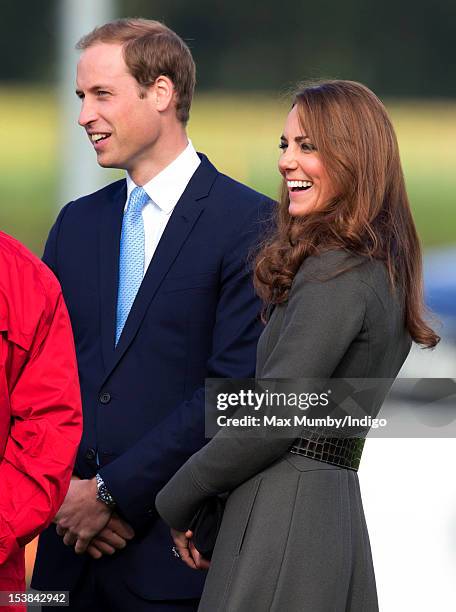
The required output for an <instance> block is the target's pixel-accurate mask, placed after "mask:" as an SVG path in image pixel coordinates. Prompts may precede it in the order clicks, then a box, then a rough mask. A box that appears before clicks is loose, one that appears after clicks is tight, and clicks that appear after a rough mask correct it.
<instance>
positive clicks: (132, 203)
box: [128, 187, 149, 213]
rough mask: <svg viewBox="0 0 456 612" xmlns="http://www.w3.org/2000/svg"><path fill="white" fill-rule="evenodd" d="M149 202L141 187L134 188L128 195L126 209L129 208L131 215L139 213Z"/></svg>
mask: <svg viewBox="0 0 456 612" xmlns="http://www.w3.org/2000/svg"><path fill="white" fill-rule="evenodd" d="M148 201H149V196H148V195H147V193H146V192H145V191H144V189H143V188H142V187H135V188H134V189H133V191H132V192H131V194H130V198H129V201H128V208H130V207H131V211H130V212H131V213H133V212H141V211H142V209H143V208H144V206H145V205H146V204H147V202H148Z"/></svg>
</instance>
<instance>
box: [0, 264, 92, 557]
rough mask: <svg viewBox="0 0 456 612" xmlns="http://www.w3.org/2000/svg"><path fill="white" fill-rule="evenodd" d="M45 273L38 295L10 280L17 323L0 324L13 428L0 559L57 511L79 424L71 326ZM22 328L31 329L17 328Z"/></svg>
mask: <svg viewBox="0 0 456 612" xmlns="http://www.w3.org/2000/svg"><path fill="white" fill-rule="evenodd" d="M41 265H43V264H41ZM38 271H39V272H43V271H44V267H43V269H38ZM45 272H46V273H45V274H44V282H41V281H42V280H43V279H40V288H41V290H40V292H39V293H40V295H39V297H38V298H36V299H33V297H31V292H33V289H32V288H31V287H26V289H25V291H24V290H23V288H22V287H21V288H20V291H19V290H18V285H17V283H12V285H13V286H12V288H11V291H12V292H13V294H14V299H13V300H10V297H11V296H7V298H8V301H9V309H10V310H9V318H10V319H11V320H13V321H14V325H15V326H16V330H14V329H13V328H14V325H12V326H10V327H11V329H10V327H8V328H7V329H5V327H7V326H5V325H3V327H0V330H3V331H2V333H1V336H0V343H1V345H0V349H1V353H0V357H1V362H2V363H1V364H0V366H2V367H0V376H1V377H3V383H2V384H1V383H0V386H1V391H2V398H0V401H1V402H2V403H3V408H4V406H5V405H8V404H9V433H8V432H7V431H6V432H5V431H4V432H3V433H4V435H3V440H0V564H1V563H3V562H4V561H6V560H7V559H8V557H10V556H11V555H13V554H14V552H15V551H17V549H18V547H21V546H24V545H25V544H26V543H27V542H29V541H30V540H31V539H32V538H34V537H35V536H36V535H37V534H38V533H40V532H41V531H42V530H43V529H44V528H45V527H46V526H47V525H48V524H49V523H50V522H51V520H52V518H53V517H54V516H55V514H56V513H57V511H58V509H59V507H60V505H61V504H62V502H63V499H64V497H65V494H66V492H67V489H68V486H69V481H70V477H71V473H72V468H73V464H74V460H75V456H76V451H77V446H78V444H79V440H80V436H81V431H82V415H81V398H80V391H79V382H78V376H77V366H76V358H75V351H74V344H73V337H72V332H71V325H70V321H69V317H68V313H67V310H66V307H65V304H64V302H63V298H62V294H61V292H60V288H59V287H58V284H57V282H56V281H55V279H54V278H53V277H52V276H51V274H50V272H49V273H48V271H47V270H46V271H45ZM18 293H19V294H20V295H19V296H18ZM20 296H25V297H24V300H21V299H20ZM3 297H4V296H3ZM0 301H1V300H0ZM18 302H19V303H18ZM24 302H25V304H24ZM18 321H22V322H23V323H24V325H20V324H19V323H18ZM31 321H33V332H34V333H33V335H31V334H30V326H31ZM21 327H26V329H27V331H28V336H27V334H23V335H21V334H20V333H19V332H18V328H21ZM24 339H25V341H24ZM6 391H7V393H8V397H5V394H6ZM0 412H1V410H0ZM3 412H4V413H5V410H4V409H3ZM1 416H2V415H1V414H0V420H1ZM0 425H1V424H0ZM1 429H2V427H1V426H0V430H1ZM5 429H7V428H5V427H4V430H5ZM0 433H1V431H0ZM3 446H4V453H3V457H2V453H1V451H2V448H3Z"/></svg>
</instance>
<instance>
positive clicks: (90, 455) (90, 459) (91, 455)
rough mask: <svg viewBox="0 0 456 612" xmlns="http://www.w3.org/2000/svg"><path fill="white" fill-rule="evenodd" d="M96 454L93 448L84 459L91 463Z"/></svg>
mask: <svg viewBox="0 0 456 612" xmlns="http://www.w3.org/2000/svg"><path fill="white" fill-rule="evenodd" d="M96 454H97V453H96V452H95V451H94V449H93V448H89V450H88V451H87V452H86V454H85V457H86V459H88V460H89V461H93V460H94V459H95V457H96Z"/></svg>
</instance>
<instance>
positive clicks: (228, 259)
mask: <svg viewBox="0 0 456 612" xmlns="http://www.w3.org/2000/svg"><path fill="white" fill-rule="evenodd" d="M261 207H263V209H264V210H263V211H260V212H259V208H261ZM270 216H271V206H270V202H264V203H262V204H261V203H260V204H259V206H256V207H252V208H251V209H250V210H249V211H248V214H246V215H245V218H243V219H240V220H239V223H236V227H235V231H233V232H231V233H230V234H231V235H230V237H229V240H227V244H226V246H225V251H224V252H225V258H224V261H223V269H222V272H221V282H220V291H219V298H218V303H217V310H216V321H215V325H214V329H213V334H212V347H211V354H210V356H209V359H208V361H207V366H206V369H207V376H208V377H212V378H249V377H252V376H253V375H254V367H255V356H256V346H257V342H258V337H259V335H260V333H261V329H262V325H261V322H260V317H259V313H260V308H261V305H260V302H259V300H258V298H257V297H256V295H255V293H254V290H253V284H252V273H251V270H250V267H249V265H248V263H247V262H248V261H249V257H250V255H251V251H252V248H253V247H254V245H256V244H257V242H258V240H259V237H260V236H261V229H263V231H264V229H265V224H266V223H267V222H268V220H269V218H270ZM204 398H205V391H204V387H202V388H199V389H197V390H196V391H195V393H194V395H193V396H192V398H191V399H190V400H188V401H186V402H183V403H182V404H180V405H179V406H177V407H176V409H175V410H174V411H173V412H172V413H171V414H170V415H169V416H168V417H167V418H166V419H164V420H163V421H162V422H161V423H159V424H158V425H157V426H155V427H154V428H153V429H152V430H151V431H149V432H147V433H146V434H145V435H144V436H143V438H142V439H141V440H140V441H139V442H138V443H137V444H135V445H134V446H133V447H132V448H130V449H129V450H127V451H126V452H125V453H123V454H122V456H120V457H118V458H116V459H115V460H114V461H112V462H111V463H109V464H108V465H106V466H105V467H103V468H102V469H101V470H100V474H101V476H102V478H103V480H104V481H105V483H106V485H107V487H108V489H109V491H110V493H111V494H112V496H113V498H114V499H115V500H116V502H117V505H118V507H119V509H120V511H121V513H122V514H123V515H124V516H125V517H126V519H127V520H128V521H129V522H130V523H131V524H132V525H133V527H135V528H136V529H139V528H141V527H146V526H147V525H148V524H150V520H151V518H152V519H154V520H155V519H156V516H157V515H156V510H155V497H156V494H157V493H158V491H159V490H160V489H161V488H162V487H163V486H164V484H165V483H166V482H167V481H168V480H169V478H171V476H172V475H173V474H174V473H175V472H176V471H177V470H178V468H179V467H180V466H181V465H182V464H183V463H184V462H185V461H186V460H187V459H188V457H190V456H191V455H192V454H193V453H194V452H196V451H197V450H198V449H199V448H201V446H203V445H204V444H205V443H206V439H205V437H204V424H205V419H204V416H205V415H204Z"/></svg>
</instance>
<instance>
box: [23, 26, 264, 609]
mask: <svg viewBox="0 0 456 612" xmlns="http://www.w3.org/2000/svg"><path fill="white" fill-rule="evenodd" d="M78 48H79V49H81V50H82V54H81V57H80V61H79V64H78V70H77V95H78V96H79V97H80V99H81V114H80V117H79V124H80V125H81V126H82V127H83V128H84V129H85V130H86V132H87V134H88V137H89V140H90V141H91V143H92V146H93V147H94V149H95V152H96V155H97V161H98V163H99V164H100V165H101V166H103V167H110V168H124V169H125V170H126V171H127V177H126V180H120V181H117V182H115V183H112V184H111V185H108V186H107V187H105V188H103V189H101V190H100V191H97V192H96V193H94V194H91V195H88V196H86V197H83V198H80V199H79V200H76V201H74V202H70V203H69V204H67V205H66V206H65V207H64V208H63V209H62V211H61V212H60V214H59V216H58V218H57V221H56V223H55V225H54V227H53V228H52V230H51V232H50V235H49V239H48V241H47V244H46V249H45V254H44V260H45V261H46V263H47V264H48V265H49V266H50V267H51V268H52V270H53V271H54V272H55V274H56V276H57V277H58V279H59V280H60V283H61V285H62V288H63V293H64V297H65V300H66V304H67V306H68V309H69V312H70V316H71V321H72V326H73V331H74V336H75V341H76V349H77V356H78V364H79V374H80V382H81V389H82V397H83V408H84V433H83V438H82V441H81V444H80V447H79V452H78V457H77V462H76V466H75V473H74V478H73V480H72V483H71V486H70V490H69V492H68V495H67V497H66V499H65V501H64V503H63V505H62V507H61V509H60V511H59V513H58V514H57V516H56V519H55V523H56V525H52V526H51V527H50V528H49V529H48V530H47V531H46V532H45V533H44V534H43V535H42V537H41V538H40V542H39V547H38V554H37V561H36V565H35V571H34V577H33V583H32V585H33V586H34V587H35V588H38V589H46V590H69V591H70V609H72V610H82V609H84V610H85V611H87V610H97V611H99V610H100V611H101V610H102V611H109V610H112V611H117V610H118V611H122V612H124V611H130V610H132V611H135V612H141V611H142V610H144V611H146V610H147V611H158V610H160V611H161V610H163V611H167V612H173V611H174V610H196V608H197V605H198V599H199V596H200V594H201V591H202V587H203V582H204V572H195V571H192V570H190V569H189V568H187V567H186V566H185V564H183V563H181V562H180V561H179V559H177V558H176V557H175V556H174V555H173V551H172V544H173V543H172V540H171V537H170V534H169V529H168V528H167V526H166V525H165V524H164V523H163V522H162V521H161V520H160V519H159V518H158V515H157V513H156V511H155V505H154V500H155V496H156V493H157V492H158V491H159V490H160V489H161V488H162V486H163V485H164V484H165V483H166V482H167V481H168V480H169V478H170V477H171V476H172V475H173V474H174V473H175V472H176V470H177V469H178V468H179V467H180V466H181V465H182V464H183V463H184V462H185V460H186V459H187V458H188V457H189V456H190V455H191V454H193V453H194V452H195V451H197V450H198V449H199V448H200V447H201V446H202V445H203V444H204V443H205V438H204V379H205V377H234V378H245V377H251V376H253V374H254V366H255V352H256V343H257V339H258V336H259V333H260V331H261V325H260V322H259V317H258V312H259V309H260V305H259V303H258V300H257V298H256V297H255V294H254V290H253V287H252V282H251V275H250V271H249V267H248V261H249V257H250V255H251V253H252V251H253V250H254V248H255V246H256V245H257V244H258V242H259V241H260V240H261V238H262V237H263V236H262V235H263V234H264V231H265V227H266V223H265V221H266V220H267V219H268V218H269V217H270V214H271V202H270V201H269V200H268V199H267V198H266V197H264V196H262V195H260V194H258V193H256V192H254V191H252V190H251V189H249V188H247V187H245V186H243V185H241V184H239V183H237V182H235V181H233V180H232V179H230V178H228V177H226V176H224V175H222V174H220V173H219V172H218V171H217V170H216V169H215V168H214V166H213V165H212V164H211V163H210V162H209V161H208V159H207V158H206V157H205V156H204V155H200V154H197V153H196V152H195V150H194V148H193V146H192V144H191V143H190V142H189V140H188V138H187V135H186V130H185V126H186V123H187V120H188V117H189V109H190V103H191V99H192V94H193V89H194V83H195V67H194V63H193V59H192V57H191V54H190V51H189V49H188V47H187V46H186V45H185V43H184V42H183V41H182V40H181V39H180V38H179V37H178V36H177V35H176V34H175V33H174V32H172V31H171V30H169V29H168V28H166V27H165V26H164V25H163V24H161V23H159V22H156V21H147V20H141V19H133V20H127V19H125V20H119V21H116V22H112V23H109V24H106V25H104V26H102V27H100V28H97V29H96V30H94V31H93V32H91V33H90V34H88V35H87V36H85V37H84V38H83V39H81V41H80V42H79V43H78ZM81 180H83V178H82V177H81Z"/></svg>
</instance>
